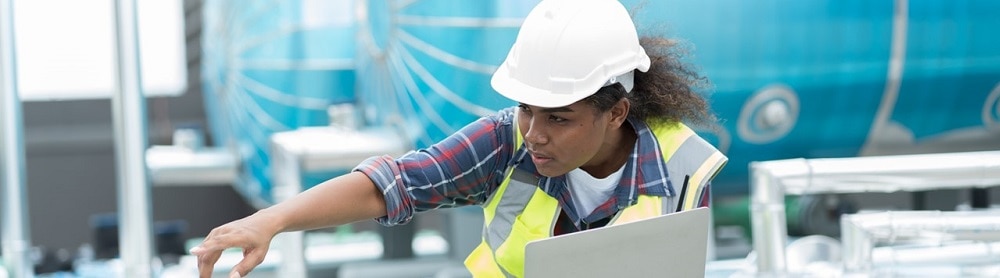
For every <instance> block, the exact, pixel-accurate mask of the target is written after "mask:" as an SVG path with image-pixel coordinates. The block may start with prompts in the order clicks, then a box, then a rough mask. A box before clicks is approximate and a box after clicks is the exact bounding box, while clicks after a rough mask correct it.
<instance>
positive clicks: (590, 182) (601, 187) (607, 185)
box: [566, 164, 625, 218]
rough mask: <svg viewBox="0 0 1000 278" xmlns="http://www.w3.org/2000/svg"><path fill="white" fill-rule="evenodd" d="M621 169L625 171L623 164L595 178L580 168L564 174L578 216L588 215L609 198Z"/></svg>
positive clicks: (613, 191)
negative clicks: (611, 171)
mask: <svg viewBox="0 0 1000 278" xmlns="http://www.w3.org/2000/svg"><path fill="white" fill-rule="evenodd" d="M623 171H625V165H624V164H623V165H622V167H621V168H618V171H615V172H614V173H611V175H608V176H607V177H605V178H603V179H599V178H595V177H594V176H591V175H590V173H587V172H586V171H584V170H583V169H580V168H576V169H573V170H572V171H569V173H567V174H566V183H567V186H569V192H570V194H573V206H574V207H576V211H577V212H578V214H579V215H580V218H585V217H587V216H589V215H590V213H591V212H594V209H595V208H597V206H599V205H601V204H603V203H604V202H606V201H608V199H611V195H614V193H615V187H616V186H618V182H619V181H620V180H621V179H622V172H623Z"/></svg>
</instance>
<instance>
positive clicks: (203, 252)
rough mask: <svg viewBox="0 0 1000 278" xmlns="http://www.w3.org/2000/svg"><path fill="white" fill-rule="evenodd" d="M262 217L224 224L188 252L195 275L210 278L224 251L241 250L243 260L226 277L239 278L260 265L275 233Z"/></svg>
mask: <svg viewBox="0 0 1000 278" xmlns="http://www.w3.org/2000/svg"><path fill="white" fill-rule="evenodd" d="M273 223H275V221H270V220H269V219H268V216H266V215H265V214H263V213H260V212H258V213H256V214H253V215H251V216H248V217H245V218H243V219H240V220H236V221H233V222H229V223H226V224H225V225H222V226H219V227H217V228H215V229H212V232H210V233H208V236H207V237H205V241H203V242H202V243H201V244H199V245H198V246H195V247H194V248H191V250H190V252H191V254H193V255H195V256H197V257H198V272H199V273H200V276H201V278H209V277H212V271H213V269H214V268H215V262H216V261H218V260H219V257H220V256H222V251H223V250H225V249H227V248H234V247H235V248H242V249H243V259H242V260H240V262H239V263H238V264H236V266H234V267H233V270H232V272H230V273H229V277H230V278H233V277H243V276H245V275H247V274H248V273H250V271H252V270H253V269H254V267H257V265H260V263H261V262H263V261H264V255H266V254H267V249H268V247H269V246H270V244H271V240H272V239H273V238H274V236H275V235H276V234H277V233H278V230H277V229H274V228H273V227H272V225H273Z"/></svg>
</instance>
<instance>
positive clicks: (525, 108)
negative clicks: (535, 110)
mask: <svg viewBox="0 0 1000 278" xmlns="http://www.w3.org/2000/svg"><path fill="white" fill-rule="evenodd" d="M517 109H518V110H520V111H521V113H525V114H531V108H528V106H527V105H524V104H521V105H518V106H517Z"/></svg>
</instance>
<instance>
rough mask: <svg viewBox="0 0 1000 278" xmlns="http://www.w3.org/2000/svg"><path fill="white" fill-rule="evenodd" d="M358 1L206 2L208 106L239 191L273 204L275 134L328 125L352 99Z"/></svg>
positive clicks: (205, 54)
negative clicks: (229, 152)
mask: <svg viewBox="0 0 1000 278" xmlns="http://www.w3.org/2000/svg"><path fill="white" fill-rule="evenodd" d="M352 9H353V1H351V0H332V1H225V0H216V1H206V2H205V7H204V11H205V23H204V24H205V25H204V34H203V39H204V45H203V46H204V50H203V54H204V59H203V65H202V68H203V78H204V83H203V85H204V93H205V106H206V110H207V112H208V118H209V123H210V125H211V131H212V135H213V136H214V139H215V141H216V144H218V145H224V146H228V147H231V148H232V149H233V151H234V152H235V153H237V154H238V155H239V158H240V160H241V161H242V163H243V169H242V171H241V180H240V181H239V184H238V189H241V190H242V191H244V192H245V193H247V194H248V195H249V196H251V197H253V198H255V199H258V200H263V201H265V202H270V201H272V200H271V192H270V190H271V184H270V182H271V179H270V177H271V173H270V167H269V166H270V159H269V156H268V148H269V145H268V140H269V136H270V134H272V133H274V132H278V131H286V130H292V129H295V128H298V127H302V126H317V125H326V124H328V123H329V119H328V116H327V110H326V109H327V107H328V106H329V105H331V104H336V103H347V102H354V101H355V93H354V79H355V76H354V75H355V73H354V60H353V56H354V36H355V27H354V20H353V16H352V12H351V10H352Z"/></svg>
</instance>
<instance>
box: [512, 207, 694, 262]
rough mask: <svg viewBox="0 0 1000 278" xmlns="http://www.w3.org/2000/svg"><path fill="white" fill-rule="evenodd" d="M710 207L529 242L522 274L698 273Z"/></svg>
mask: <svg viewBox="0 0 1000 278" xmlns="http://www.w3.org/2000/svg"><path fill="white" fill-rule="evenodd" d="M710 212H711V211H710V210H709V209H708V208H698V209H694V210H688V211H683V212H678V213H672V214H668V215H664V216H659V217H655V218H650V219H645V220H640V221H636V222H632V223H626V224H621V225H615V226H606V227H602V228H597V229H592V230H587V231H581V232H576V233H572V234H568V235H561V236H556V237H551V238H547V239H542V240H537V241H533V242H529V243H528V245H527V246H526V247H525V256H524V259H525V262H524V274H525V277H529V278H530V277H704V276H705V258H706V254H705V253H706V251H707V247H708V231H709V229H708V228H709V224H710V223H709V222H710Z"/></svg>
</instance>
